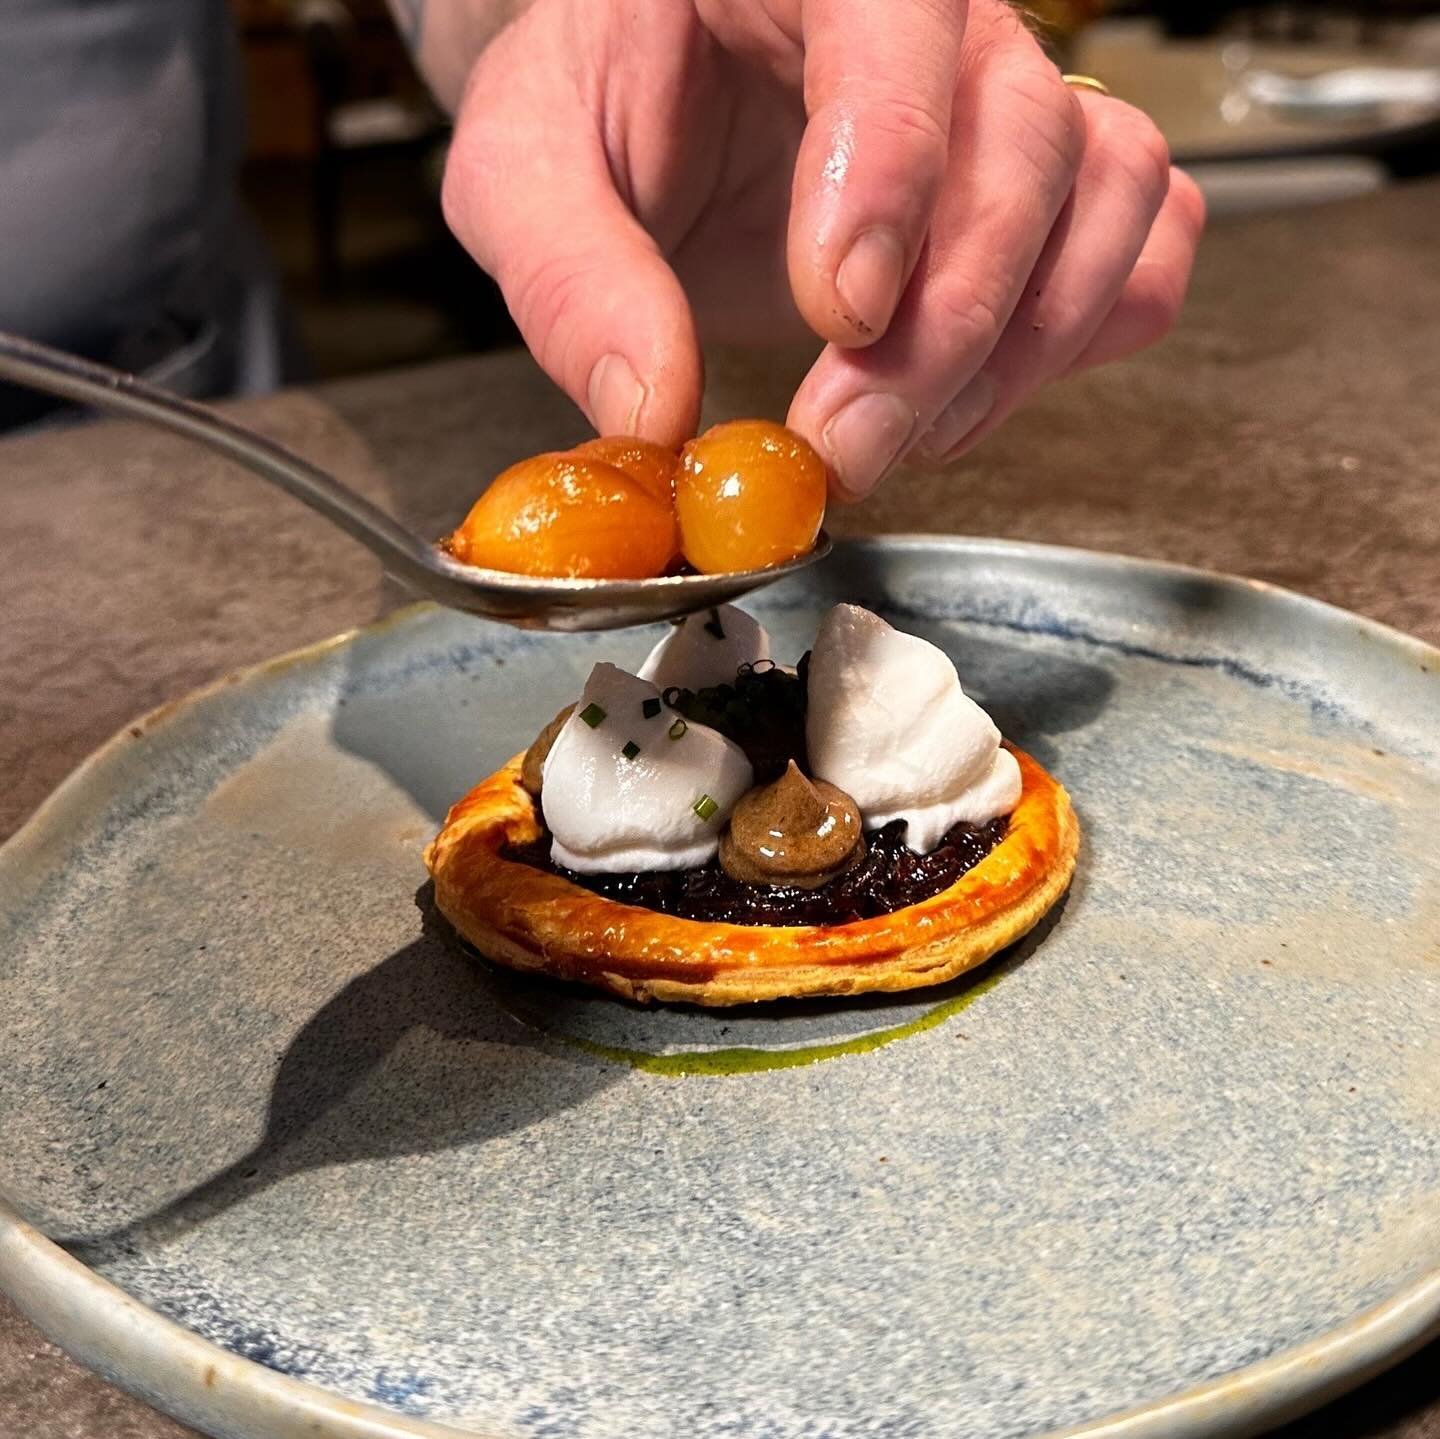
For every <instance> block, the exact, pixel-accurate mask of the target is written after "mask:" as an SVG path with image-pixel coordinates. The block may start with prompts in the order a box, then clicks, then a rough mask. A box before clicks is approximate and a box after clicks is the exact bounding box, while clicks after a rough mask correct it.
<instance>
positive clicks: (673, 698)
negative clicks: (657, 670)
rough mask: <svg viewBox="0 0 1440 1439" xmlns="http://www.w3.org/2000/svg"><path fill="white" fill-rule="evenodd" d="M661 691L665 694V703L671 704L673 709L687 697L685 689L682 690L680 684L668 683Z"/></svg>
mask: <svg viewBox="0 0 1440 1439" xmlns="http://www.w3.org/2000/svg"><path fill="white" fill-rule="evenodd" d="M660 693H661V694H662V695H663V696H664V698H665V703H666V704H667V705H669V706H670V708H671V709H672V710H673V709H675V708H676V707H677V706H678V705H679V703H680V701H681V700H683V699H684V698H685V691H684V690H682V689H681V688H680V686H679V685H666V686H665V688H664V689H663V690H661V692H660Z"/></svg>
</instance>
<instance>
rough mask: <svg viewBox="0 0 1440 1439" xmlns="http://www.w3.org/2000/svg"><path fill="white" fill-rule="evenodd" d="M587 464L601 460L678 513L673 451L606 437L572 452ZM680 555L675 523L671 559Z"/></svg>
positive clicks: (648, 442)
mask: <svg viewBox="0 0 1440 1439" xmlns="http://www.w3.org/2000/svg"><path fill="white" fill-rule="evenodd" d="M570 453H571V454H572V455H581V456H583V457H584V458H585V459H588V460H601V461H603V462H604V463H605V464H607V465H614V466H615V468H616V469H617V470H623V471H624V472H625V473H626V474H627V475H629V476H630V478H631V479H632V480H634V481H635V482H636V483H637V484H641V485H644V486H645V488H646V489H647V490H649V491H650V493H651V494H652V495H654V496H655V498H656V499H657V500H661V501H663V502H664V503H665V505H666V506H667V507H668V508H669V510H670V513H671V515H672V517H673V515H674V513H675V471H676V469H677V468H678V467H679V464H680V457H679V455H677V454H676V453H675V451H674V450H667V449H666V448H665V446H664V445H657V444H655V443H654V441H652V440H642V439H640V438H639V437H638V436H637V435H605V436H602V437H601V438H600V439H598V440H586V441H585V443H584V444H583V445H576V446H575V448H574V449H573V450H571V451H570ZM679 553H680V524H679V521H678V520H677V521H674V539H673V542H672V544H671V549H670V557H671V558H672V559H673V558H674V557H675V556H676V555H678V554H679Z"/></svg>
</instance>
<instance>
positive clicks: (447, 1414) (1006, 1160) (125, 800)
mask: <svg viewBox="0 0 1440 1439" xmlns="http://www.w3.org/2000/svg"><path fill="white" fill-rule="evenodd" d="M838 598H845V599H854V600H860V601H862V602H865V603H868V604H871V605H873V606H874V607H876V608H878V609H880V610H882V611H883V612H885V613H887V614H889V615H890V616H891V617H892V618H893V619H895V620H896V621H897V622H899V623H901V624H902V625H904V626H906V627H908V628H911V629H913V630H916V631H918V632H919V633H921V634H924V635H926V636H927V637H929V638H930V639H932V640H934V641H936V642H937V643H939V644H941V645H943V646H944V647H945V648H946V649H947V650H948V651H949V652H950V653H951V654H952V655H953V656H954V657H955V660H956V662H957V664H958V665H959V667H960V670H961V673H962V675H963V676H964V677H965V679H966V681H967V684H968V685H969V687H970V688H971V690H972V692H974V693H976V694H977V695H978V696H979V697H980V698H981V700H982V701H983V702H984V703H986V704H987V705H988V706H989V707H990V708H991V709H992V711H993V712H994V713H995V715H996V716H997V718H998V719H999V720H1000V721H1001V723H1002V724H1003V726H1004V728H1005V729H1006V731H1007V732H1008V733H1009V734H1010V735H1011V736H1013V737H1014V738H1015V739H1016V740H1018V741H1019V742H1020V743H1021V744H1022V745H1024V746H1025V747H1026V748H1027V749H1029V750H1031V751H1032V752H1033V753H1035V754H1036V755H1037V756H1038V757H1039V758H1040V759H1041V760H1042V761H1043V762H1044V763H1045V764H1046V765H1047V766H1049V767H1050V768H1052V769H1053V770H1054V772H1055V773H1056V774H1057V775H1059V777H1060V778H1061V779H1062V780H1063V781H1064V783H1065V784H1066V785H1067V786H1068V787H1069V789H1070V790H1071V792H1072V794H1073V795H1074V797H1075V801H1076V804H1077V807H1078V809H1079V811H1080V814H1081V817H1082V821H1083V823H1084V826H1085V845H1084V849H1083V852H1082V856H1081V861H1080V867H1079V870H1078V872H1077V876H1076V881H1075V884H1074V887H1073V889H1072V892H1071V894H1070V896H1069V898H1068V902H1066V903H1065V904H1064V906H1063V907H1062V908H1061V909H1060V910H1059V911H1058V912H1057V913H1056V914H1055V915H1054V916H1053V917H1052V919H1051V921H1050V922H1049V923H1047V924H1046V925H1044V926H1043V927H1042V929H1041V930H1040V931H1039V932H1037V933H1036V934H1034V935H1032V936H1031V937H1030V938H1029V939H1028V940H1027V941H1026V942H1024V943H1023V944H1022V945H1021V946H1020V947H1019V948H1018V949H1016V950H1014V951H1011V952H1010V953H1008V954H1007V955H1005V956H1002V957H1001V958H1000V959H999V960H997V961H996V962H995V963H993V964H992V965H991V966H989V967H988V968H987V969H985V970H983V971H982V972H981V973H980V974H979V975H977V976H972V977H970V978H969V979H968V981H967V982H965V983H960V984H957V985H952V986H949V987H947V988H945V989H943V990H940V991H931V992H921V993H911V994H909V995H906V996H901V997H872V998H868V999H866V1000H863V1001H850V1002H838V1001H836V1002H823V1003H815V1002H811V1003H806V1004H803V1005H783V1004H782V1005H772V1006H765V1007H762V1008H757V1009H754V1010H751V1011H748V1012H733V1011H732V1012H708V1013H707V1012H702V1011H699V1010H694V1009H670V1010H666V1009H657V1010H643V1009H638V1008H634V1007H629V1006H626V1005H624V1004H621V1003H619V1002H617V1001H614V1000H610V999H606V998H602V997H599V996H592V995H589V994H583V993H578V992H572V991H568V990H564V989H561V988H558V987H552V986H549V985H547V984H544V983H539V982H525V981H521V980H520V979H519V978H517V977H513V976H509V975H507V974H502V973H497V972H493V971H490V970H488V969H487V968H486V967H485V966H483V965H482V964H480V963H478V962H476V961H475V960H473V959H472V958H470V957H469V956H467V955H465V954H464V953H462V952H460V951H459V950H457V948H456V947H454V946H453V945H452V944H451V942H450V941H449V939H448V937H447V935H446V933H445V931H444V927H443V925H441V924H438V923H436V922H435V921H434V920H433V918H432V917H431V916H430V915H429V912H428V908H427V903H426V894H425V891H424V889H423V887H422V881H423V880H424V872H423V869H422V866H421V862H420V850H421V846H422V844H423V843H424V841H425V840H426V838H427V837H428V836H429V834H430V833H431V831H432V830H433V828H434V826H435V823H436V821H437V819H438V818H439V816H440V815H441V814H442V813H443V812H444V809H445V807H446V805H447V803H448V802H449V801H450V800H451V799H453V798H454V797H456V796H457V795H459V794H460V793H461V792H462V791H463V790H465V789H466V788H467V787H468V786H469V785H470V784H471V783H472V782H473V781H474V780H475V779H476V778H478V777H479V776H480V775H482V774H483V773H485V772H487V771H488V770H490V769H491V768H492V767H493V766H494V765H496V764H497V763H498V762H499V761H500V760H502V759H504V758H505V757H506V756H508V755H509V754H511V753H512V752H513V751H514V750H516V749H517V748H519V747H520V746H521V745H523V744H524V743H525V742H527V741H528V740H529V738H530V737H531V734H532V732H533V731H534V730H535V729H536V728H537V727H538V726H539V725H540V724H541V723H542V722H543V721H544V720H545V719H546V718H548V717H549V716H550V715H551V714H552V713H554V711H555V710H556V708H557V707H558V706H559V705H560V704H561V703H563V702H564V701H566V700H567V699H569V698H571V697H572V696H573V695H574V694H575V693H576V692H577V691H578V689H579V687H580V684H581V680H582V678H583V676H584V675H585V673H586V671H587V670H588V668H589V666H590V665H591V664H592V663H593V662H594V661H595V660H596V659H599V658H614V659H617V660H620V661H622V662H624V661H634V660H637V659H638V657H639V656H641V655H642V654H643V653H644V652H645V649H646V648H647V646H648V645H649V644H650V643H651V642H652V640H653V635H651V634H640V633H633V634H622V635H618V636H616V635H611V636H595V637H567V638H553V639H551V638H543V637H536V636H533V635H524V634H519V633H515V632H511V631H507V630H503V629H497V628H490V627H486V626H484V625H482V624H480V623H479V622H476V621H473V620H468V619H465V618H462V617H459V616H455V615H450V614H446V613H441V612H438V611H435V610H430V609H420V610H414V611H408V612H406V613H404V614H402V615H400V616H398V617H396V618H395V619H393V620H391V621H390V622H388V623H386V624H384V625H381V626H379V627H378V628H375V629H372V630H369V631H365V632H362V633H360V634H357V635H354V636H350V637H347V638H345V639H342V640H339V641H336V642H334V643H332V644H329V645H325V646H321V647H320V648H318V649H315V650H311V651H307V652H305V653H303V654H300V655H297V656H293V657H291V658H288V659H284V660H280V661H277V662H275V663H273V664H270V665H267V666H264V667H262V668H261V669H258V670H255V671H252V672H250V673H247V674H243V675H239V676H237V677H234V678H233V679H231V680H228V681H226V682H225V683H222V684H220V685H217V686H215V687H213V688H211V689H209V690H207V691H205V692H203V693H201V694H199V695H197V696H195V697H193V698H191V699H189V700H186V701H184V702H182V703H180V704H178V705H175V706H172V707H170V708H168V709H166V710H163V711H161V712H159V713H158V714H156V715H153V716H151V717H150V718H149V719H148V720H145V721H142V722H141V723H139V724H137V725H136V726H134V727H133V728H132V729H130V730H129V731H128V732H127V733H125V734H122V735H121V736H120V737H119V738H117V739H116V740H115V741H114V742H113V743H112V744H110V745H109V746H108V747H107V748H106V749H105V750H103V751H102V752H101V753H100V754H99V755H98V756H96V757H95V758H94V759H93V760H91V761H90V762H89V763H88V764H87V765H85V766H84V767H83V768H82V770H81V771H80V772H79V773H78V774H77V775H76V776H75V777H74V778H73V779H72V780H70V781H69V783H68V784H66V785H65V786H64V788H63V789H62V790H61V791H60V792H59V794H57V795H56V796H55V798H54V799H53V800H52V801H51V802H50V803H49V804H48V805H47V806H46V807H45V808H44V810H43V811H42V812H41V813H40V814H39V815H38V816H37V817H36V818H35V820H34V821H33V822H32V823H31V824H30V825H29V827H28V828H27V829H26V830H25V831H24V832H23V833H22V834H21V835H20V836H18V837H17V838H16V839H15V840H14V841H12V843H11V844H10V845H9V846H7V847H6V849H5V850H4V851H3V854H0V897H3V898H0V1189H3V1191H4V1194H5V1196H6V1199H7V1200H8V1208H4V1209H0V1283H3V1285H4V1287H5V1288H6V1289H8V1290H9V1292H10V1293H11V1294H12V1295H14V1296H15V1297H16V1299H17V1300H18V1301H19V1303H20V1304H21V1306H22V1307H23V1308H24V1309H25V1310H27V1311H28V1312H29V1313H30V1314H31V1315H32V1316H34V1317H35V1318H36V1319H37V1320H38V1321H39V1323H40V1324H41V1326H42V1327H43V1328H45V1329H46V1330H48V1331H49V1332H50V1333H51V1334H53V1335H54V1336H55V1337H56V1338H57V1339H59V1341H60V1342H61V1343H63V1344H65V1345H66V1346H67V1347H69V1348H70V1349H71V1350H72V1351H73V1352H74V1353H76V1354H78V1355H79V1356H81V1357H82V1358H83V1359H85V1360H86V1361H88V1362H89V1363H91V1364H93V1365H94V1366H95V1367H97V1368H99V1369H100V1370H102V1371H103V1372H105V1373H106V1374H108V1375H111V1376H112V1377H114V1378H116V1379H118V1380H119V1381H120V1382H121V1383H123V1384H125V1385H127V1386H129V1387H130V1388H132V1389H134V1390H136V1391H137V1392H139V1393H140V1394H142V1395H143V1396H145V1397H146V1398H148V1399H150V1400H152V1401H154V1402H155V1403H157V1404H159V1405H161V1406H162V1407H164V1408H166V1409H169V1410H171V1411H172V1412H174V1413H176V1414H178V1415H180V1416H182V1417H183V1418H185V1419H188V1420H190V1421H191V1422H193V1423H195V1424H197V1425H198V1426H200V1427H201V1428H204V1429H207V1430H210V1431H213V1432H214V1433H217V1434H220V1435H224V1436H231V1439H242V1436H243V1439H261V1436H263V1439H281V1436H285V1439H292V1436H297V1435H301V1434H305V1435H309V1434H324V1435H344V1436H349V1437H350V1439H355V1436H362V1435H363V1436H368V1439H376V1436H398V1435H417V1434H421V1435H423V1434H429V1435H450V1436H452V1439H453V1434H454V1431H455V1430H456V1429H459V1430H460V1431H462V1432H463V1433H466V1434H477V1435H483V1436H487V1439H562V1436H563V1437H564V1439H569V1436H574V1439H622V1436H623V1439H671V1436H681V1435H683V1436H686V1439H822V1436H830V1439H862V1436H863V1439H881V1436H893V1439H901V1436H904V1439H920V1436H958V1435H964V1436H966V1439H1015V1436H1022V1435H1024V1436H1029V1435H1038V1434H1053V1433H1055V1432H1057V1431H1063V1432H1066V1433H1083V1434H1086V1435H1107V1436H1126V1439H1136V1436H1141V1435H1145V1436H1161V1435H1163V1436H1167V1439H1171V1436H1184V1435H1200V1434H1206V1435H1211V1434H1226V1435H1239V1434H1249V1433H1253V1432H1256V1431H1257V1430H1259V1429H1261V1428H1264V1427H1265V1426H1266V1425H1268V1424H1270V1423H1273V1422H1278V1421H1279V1420H1280V1419H1282V1418H1285V1417H1287V1416H1288V1415H1291V1414H1293V1413H1296V1412H1299V1411H1300V1410H1303V1409H1304V1408H1306V1407H1308V1406H1311V1405H1313V1404H1316V1403H1318V1402H1320V1401H1321V1400H1323V1399H1324V1398H1327V1397H1329V1396H1330V1395H1332V1394H1334V1393H1336V1392H1338V1391H1339V1390H1341V1389H1343V1388H1344V1387H1346V1386H1347V1385H1350V1384H1353V1383H1355V1382H1358V1380H1360V1379H1362V1378H1364V1377H1366V1376H1367V1375H1369V1374H1371V1373H1373V1372H1375V1371H1376V1370H1377V1369H1379V1368H1382V1367H1383V1366H1384V1365H1385V1364H1387V1363H1388V1362H1391V1361H1392V1360H1394V1359H1396V1358H1398V1357H1399V1356H1400V1355H1401V1354H1403V1353H1405V1352H1406V1351H1407V1350H1409V1349H1411V1348H1414V1347H1415V1346H1417V1345H1418V1344H1419V1343H1420V1342H1421V1341H1422V1340H1423V1339H1424V1338H1425V1337H1426V1336H1427V1335H1428V1334H1430V1333H1432V1332H1434V1331H1435V1330H1436V1328H1437V1325H1440V735H1437V728H1440V724H1437V721H1440V655H1437V653H1436V651H1434V650H1431V649H1428V648H1427V647H1425V646H1423V645H1421V644H1419V643H1418V642H1415V641H1412V640H1408V639H1406V638H1404V637H1403V636H1400V635H1397V634H1394V633H1392V632H1389V631H1386V630H1384V629H1381V628H1379V627H1377V626H1375V625H1373V624H1369V623H1367V622H1365V621H1362V620H1359V619H1356V618H1355V617H1353V616H1350V615H1346V614H1342V613H1340V612H1338V611H1335V610H1331V609H1327V608H1325V607H1324V606H1321V605H1318V604H1314V603H1312V602H1309V601H1306V600H1303V599H1299V598H1297V597H1295V596H1293V595H1288V594H1285V593H1282V592H1279V591H1276V590H1272V589H1267V588H1265V587H1263V586H1259V585H1252V584H1247V583H1244V582H1241V581H1236V580H1227V579H1220V578H1215V577H1211V576H1207V575H1202V574H1197V573H1194V572H1189V571H1183V570H1177V569H1172V568H1166V567H1163V566H1158V565H1151V564H1144V563H1139V562H1134V561H1128V560H1123V559H1116V558H1111V557H1104V556H1098V555H1088V554H1081V553H1076V552H1068V551H1063V550H1052V549H1044V548H1035V547H1029V546H1022V545H1009V544H995V543H985V542H968V541H952V542H944V541H935V540H915V541H892V542H888V543H878V544H874V545H868V546H861V547H849V548H846V549H843V550H842V551H841V552H840V553H839V554H837V556H836V557H835V558H834V559H833V560H832V561H831V562H830V563H829V564H828V565H826V566H823V567H822V568H821V570H820V571H819V573H818V574H814V575H811V576H808V577H805V578H802V579H800V580H798V581H792V582H789V583H787V584H786V585H784V586H782V587H778V588H776V589H774V590H772V591H770V592H768V593H766V594H765V595H764V596H762V597H760V598H759V600H758V602H757V604H756V605H755V608H756V609H757V611H758V612H759V613H761V615H762V617H763V619H764V621H765V623H766V624H767V625H769V626H770V627H771V629H772V632H773V633H774V635H775V636H776V639H777V644H778V648H779V650H780V652H782V653H798V651H799V650H800V648H801V647H802V646H803V645H804V644H805V643H806V642H807V641H808V639H809V637H810V636H811V635H812V634H813V632H814V628H815V623H816V620H817V617H818V615H819V613H820V612H821V610H822V608H823V607H824V606H826V605H827V604H829V603H831V602H832V601H833V600H835V599H838ZM42 1236H45V1237H42Z"/></svg>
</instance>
